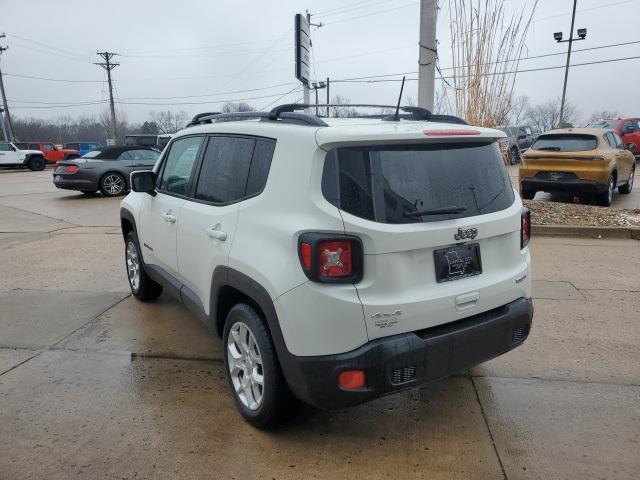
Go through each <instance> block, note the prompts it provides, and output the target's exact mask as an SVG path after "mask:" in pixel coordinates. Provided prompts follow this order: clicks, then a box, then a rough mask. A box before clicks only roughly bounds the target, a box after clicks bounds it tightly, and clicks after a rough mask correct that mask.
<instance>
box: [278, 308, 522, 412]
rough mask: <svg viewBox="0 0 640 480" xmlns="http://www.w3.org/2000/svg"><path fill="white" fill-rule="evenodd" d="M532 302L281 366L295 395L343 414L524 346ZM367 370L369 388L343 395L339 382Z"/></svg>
mask: <svg viewBox="0 0 640 480" xmlns="http://www.w3.org/2000/svg"><path fill="white" fill-rule="evenodd" d="M532 317H533V303H532V301H531V299H525V298H520V299H518V300H516V301H514V302H511V303H509V304H507V305H504V306H502V307H499V308H496V309H493V310H490V311H488V312H485V313H482V314H479V315H474V316H472V317H468V318H465V319H462V320H458V321H455V322H451V323H448V324H445V325H440V326H437V327H432V328H428V329H425V330H420V331H417V332H411V333H406V334H401V335H394V336H391V337H386V338H380V339H377V340H374V341H371V342H369V343H367V344H365V345H363V346H362V347H360V348H358V349H356V350H353V351H351V352H347V353H342V354H337V355H324V356H316V357H300V356H294V355H288V356H287V358H284V359H283V358H281V359H280V361H281V364H282V368H283V371H284V373H285V376H286V377H287V381H288V383H289V386H290V388H291V390H292V391H293V393H294V394H295V395H296V396H297V397H298V398H300V399H301V400H303V401H305V402H307V403H309V404H311V405H315V406H316V407H319V408H341V407H345V406H350V405H356V404H358V403H362V402H364V401H367V400H371V399H373V398H375V397H379V396H381V395H385V394H388V393H393V392H396V391H399V390H403V389H406V388H410V387H414V386H416V385H419V384H421V383H425V382H429V381H432V380H436V379H439V378H442V377H446V376H448V375H451V374H453V373H456V372H458V371H461V370H464V369H466V368H468V367H471V366H473V365H476V364H478V363H481V362H484V361H486V360H489V359H491V358H493V357H496V356H498V355H501V354H503V353H505V352H508V351H509V350H511V349H513V348H515V347H517V346H519V345H521V344H522V342H524V340H525V339H526V338H527V336H528V335H529V330H530V328H531V320H532ZM345 370H364V371H365V377H366V387H365V388H363V389H360V390H344V389H342V388H340V387H339V386H338V376H339V375H340V373H341V372H343V371H345Z"/></svg>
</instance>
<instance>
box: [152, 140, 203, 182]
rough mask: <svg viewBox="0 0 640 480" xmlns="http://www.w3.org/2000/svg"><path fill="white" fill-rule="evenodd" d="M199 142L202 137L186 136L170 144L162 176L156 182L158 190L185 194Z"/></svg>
mask: <svg viewBox="0 0 640 480" xmlns="http://www.w3.org/2000/svg"><path fill="white" fill-rule="evenodd" d="M201 143H202V137H186V138H180V139H178V140H176V141H175V142H173V143H172V144H171V149H170V150H169V154H168V155H167V158H166V161H165V162H164V168H163V171H162V177H161V178H160V181H159V183H158V190H161V191H164V192H167V193H175V194H178V195H186V193H187V187H188V186H189V178H190V177H191V172H192V170H193V166H194V164H195V162H196V158H197V157H198V151H199V149H200V144H201Z"/></svg>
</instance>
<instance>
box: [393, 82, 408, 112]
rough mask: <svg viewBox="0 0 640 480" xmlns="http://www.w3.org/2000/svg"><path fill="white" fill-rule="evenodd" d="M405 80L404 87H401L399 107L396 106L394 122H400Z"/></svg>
mask: <svg viewBox="0 0 640 480" xmlns="http://www.w3.org/2000/svg"><path fill="white" fill-rule="evenodd" d="M404 79H405V77H402V85H400V96H399V97H398V105H397V106H396V113H395V114H394V115H393V121H394V122H399V121H400V102H401V101H402V91H403V90H404Z"/></svg>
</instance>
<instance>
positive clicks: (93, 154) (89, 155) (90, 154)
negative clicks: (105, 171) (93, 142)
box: [82, 150, 102, 158]
mask: <svg viewBox="0 0 640 480" xmlns="http://www.w3.org/2000/svg"><path fill="white" fill-rule="evenodd" d="M101 153H102V151H101V150H91V151H90V152H87V153H85V154H84V155H82V158H94V157H97V156H98V155H100V154H101Z"/></svg>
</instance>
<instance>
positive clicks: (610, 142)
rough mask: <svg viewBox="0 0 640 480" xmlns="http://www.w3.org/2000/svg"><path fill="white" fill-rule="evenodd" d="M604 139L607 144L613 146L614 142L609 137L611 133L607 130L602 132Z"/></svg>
mask: <svg viewBox="0 0 640 480" xmlns="http://www.w3.org/2000/svg"><path fill="white" fill-rule="evenodd" d="M604 139H605V141H606V142H607V144H608V145H609V146H610V147H611V148H615V145H616V144H615V143H614V141H613V140H612V139H611V134H610V133H609V132H607V133H605V134H604Z"/></svg>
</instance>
